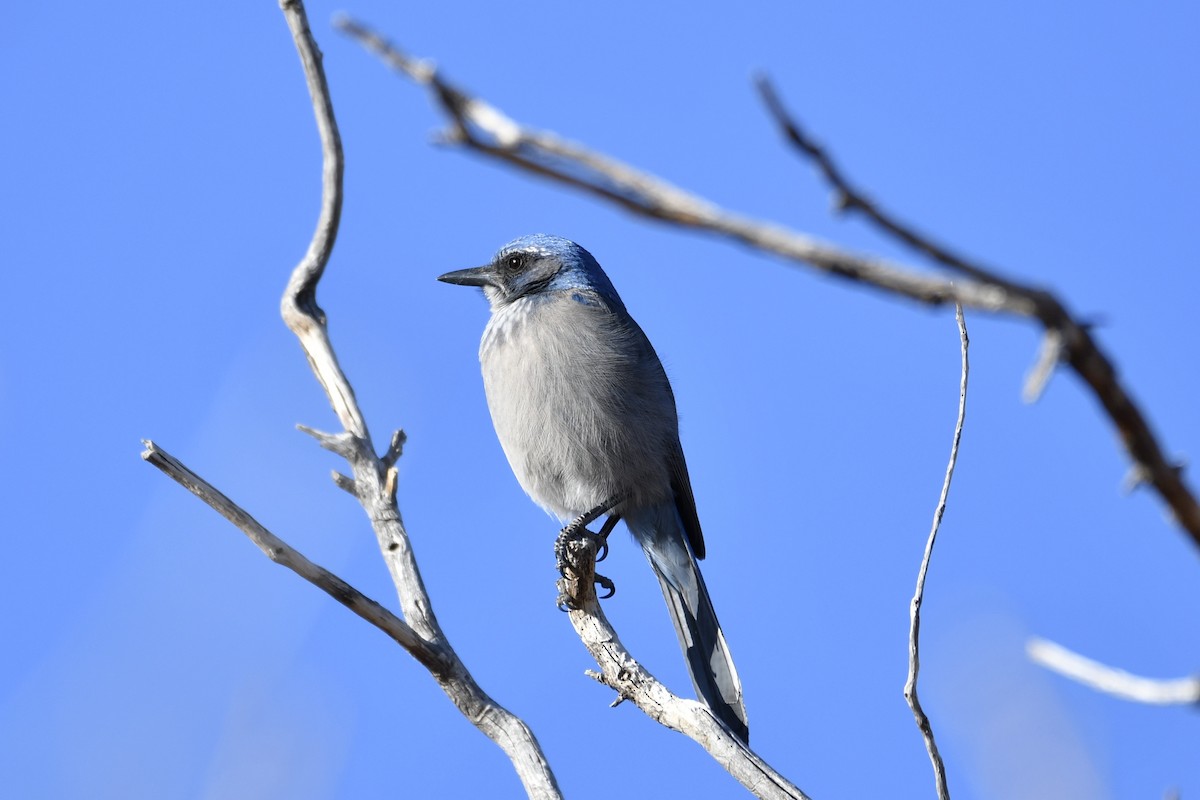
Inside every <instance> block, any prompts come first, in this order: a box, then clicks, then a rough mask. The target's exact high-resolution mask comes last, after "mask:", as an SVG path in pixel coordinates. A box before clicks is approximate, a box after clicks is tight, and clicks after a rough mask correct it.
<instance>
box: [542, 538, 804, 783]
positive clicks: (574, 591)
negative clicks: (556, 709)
mask: <svg viewBox="0 0 1200 800" xmlns="http://www.w3.org/2000/svg"><path fill="white" fill-rule="evenodd" d="M565 551H566V552H565V555H566V562H567V564H568V566H569V569H568V570H567V572H566V574H564V577H563V578H562V579H561V580H559V582H558V590H559V592H560V596H561V597H562V598H564V599H565V600H566V601H567V602H566V607H567V608H568V609H570V610H569V611H568V616H569V617H570V619H571V625H572V626H574V628H575V632H576V633H577V634H578V635H579V638H580V639H581V640H582V641H583V644H584V646H585V647H587V649H588V652H589V653H591V655H592V658H594V659H595V660H596V664H597V665H599V667H600V670H601V671H600V672H599V673H596V672H589V673H588V674H589V675H591V676H592V677H593V678H595V679H596V680H597V681H599V682H600V683H603V684H604V685H605V686H607V687H609V688H610V689H612V690H614V691H615V692H616V693H617V695H618V697H617V700H616V702H614V704H613V705H616V704H617V703H620V702H621V701H623V700H629V701H631V702H632V703H633V704H634V705H636V706H637V707H638V708H639V709H641V710H642V712H644V713H645V714H646V716H648V717H650V718H651V719H653V720H654V721H655V722H658V723H659V724H660V725H664V726H666V727H668V728H670V729H671V730H674V731H679V732H680V733H682V734H684V735H685V736H688V737H690V738H691V739H693V740H694V741H695V742H697V743H698V744H699V745H700V746H701V747H703V748H704V749H705V750H706V751H708V753H709V755H711V756H712V757H713V759H714V760H715V761H716V762H717V763H718V764H720V765H721V766H722V767H723V768H724V769H725V770H726V771H727V772H729V774H730V775H732V776H733V777H734V778H736V779H737V780H738V781H739V782H740V783H741V784H742V785H743V786H745V787H746V789H748V790H749V791H750V792H751V793H753V794H754V795H755V796H756V797H760V798H769V799H770V800H808V796H807V795H805V794H804V792H802V791H800V789H798V788H797V787H795V786H794V785H792V783H791V782H789V781H788V780H787V779H786V778H784V777H783V776H782V775H780V774H779V773H778V772H776V771H775V770H774V769H772V768H771V766H770V765H769V764H767V763H766V762H765V761H763V760H762V759H761V758H760V757H759V756H758V755H757V754H755V753H754V752H753V751H752V750H751V749H750V748H749V747H748V746H747V745H746V744H745V743H743V742H742V741H741V740H740V739H738V738H737V737H736V736H734V735H733V733H732V732H731V731H730V730H729V729H728V728H727V727H725V725H724V723H722V722H721V721H720V720H718V719H717V717H716V716H715V715H714V714H713V712H712V710H711V709H709V708H708V706H706V705H704V704H703V703H698V702H696V701H695V700H687V699H685V698H682V697H679V696H678V695H675V694H673V693H672V692H671V691H670V690H669V689H667V687H666V686H664V685H663V684H661V683H659V681H658V679H657V678H655V677H654V676H653V675H651V674H650V673H649V672H648V671H647V670H646V669H645V668H644V667H643V666H642V665H641V664H640V663H638V662H637V661H636V660H635V659H634V658H633V656H631V655H630V654H629V651H627V650H626V649H625V646H624V645H623V644H621V640H620V639H619V638H618V637H617V633H616V631H615V630H613V628H612V626H611V625H610V624H609V622H608V619H607V618H606V617H605V615H604V611H603V610H602V609H601V608H600V603H599V602H598V601H597V599H596V589H595V572H596V542H595V541H594V540H592V539H590V538H583V539H571V540H569V541H568V542H567V544H566V547H565Z"/></svg>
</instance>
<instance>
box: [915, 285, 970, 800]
mask: <svg viewBox="0 0 1200 800" xmlns="http://www.w3.org/2000/svg"><path fill="white" fill-rule="evenodd" d="M954 319H955V321H956V322H957V323H958V340H959V344H960V349H961V351H962V378H961V379H960V381H959V385H958V421H957V422H955V423H954V439H953V443H952V444H951V445H950V461H949V463H947V464H946V477H945V478H944V479H943V480H942V493H941V494H940V495H939V496H938V503H937V507H936V508H935V509H934V512H933V526H932V527H931V528H930V530H929V538H928V539H927V540H926V542H925V555H924V556H922V557H921V568H920V569H919V570H918V571H917V589H916V591H915V592H914V593H913V599H912V602H911V603H910V604H909V607H908V618H909V629H908V680H907V681H906V682H905V684H904V699H905V700H907V701H908V707H909V708H910V709H911V710H912V713H913V718H914V719H916V721H917V727H918V728H920V729H921V736H922V737H924V739H925V750H926V751H927V752H928V753H929V760H930V761H931V762H932V763H933V780H934V785H935V787H936V788H937V795H938V800H950V787H949V786H948V785H947V784H946V765H945V764H944V763H942V756H941V753H939V752H938V747H937V742H936V741H935V740H934V738H933V724H932V723H931V722H930V721H929V717H928V716H926V714H925V710H924V709H922V708H921V699H920V697H918V695H917V676H918V675H919V674H920V672H921V604H922V603H923V602H924V601H925V576H926V575H928V573H929V560H930V558H932V557H933V545H934V542H936V541H937V535H938V529H939V528H940V527H941V526H942V515H943V514H945V513H946V498H947V496H949V494H950V481H951V480H953V478H954V466H955V465H956V464H957V463H958V443H959V442H960V441H961V440H962V431H963V420H964V419H965V418H966V415H967V377H968V375H969V374H970V372H971V361H970V359H969V358H968V357H967V350H968V349H969V348H970V345H971V340H970V338H969V337H968V336H967V321H966V319H964V318H963V310H962V306H957V307H955V309H954Z"/></svg>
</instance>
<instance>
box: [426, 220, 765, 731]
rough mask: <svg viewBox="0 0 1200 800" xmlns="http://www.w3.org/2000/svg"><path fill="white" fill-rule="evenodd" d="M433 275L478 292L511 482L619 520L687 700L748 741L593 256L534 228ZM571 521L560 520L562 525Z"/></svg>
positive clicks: (557, 503) (574, 511) (543, 497)
mask: <svg viewBox="0 0 1200 800" xmlns="http://www.w3.org/2000/svg"><path fill="white" fill-rule="evenodd" d="M438 280H439V281H443V282H445V283H450V284H457V285H462V286H476V287H481V288H482V289H483V293H484V295H485V296H486V297H487V300H488V303H489V305H490V310H491V317H490V318H489V320H488V323H487V326H486V327H485V329H484V332H483V337H482V339H481V340H480V344H479V361H480V366H481V368H482V372H483V383H484V389H485V393H486V395H487V403H488V409H489V411H490V412H491V417H492V424H493V426H494V427H495V429H496V435H497V438H499V440H500V445H501V447H502V448H503V450H504V453H505V455H506V456H507V458H508V463H509V466H510V467H511V468H512V471H513V473H514V475H515V476H516V478H517V481H518V483H520V485H521V487H522V488H523V489H524V490H525V492H526V494H528V495H529V496H530V498H532V499H533V500H534V502H536V503H537V504H538V505H540V506H541V507H542V508H544V509H545V510H546V511H548V512H549V513H551V514H552V515H554V516H556V517H557V518H558V519H560V520H561V521H563V522H566V521H568V520H571V519H576V520H577V521H578V519H579V518H580V517H581V516H583V515H585V514H586V513H587V512H589V511H592V512H594V513H593V515H592V517H591V518H592V519H595V518H596V517H598V516H599V515H600V514H602V513H604V512H605V509H606V507H608V506H611V507H609V508H607V513H608V514H609V518H608V521H607V522H606V523H605V527H604V530H603V531H602V534H603V535H607V532H608V531H609V530H611V528H612V526H613V525H615V523H616V520H617V519H618V518H619V519H623V520H624V521H625V525H626V527H627V528H628V529H629V531H630V533H631V534H632V535H633V538H634V539H635V540H636V541H637V542H638V544H640V545H641V548H642V551H643V552H644V553H645V556H646V558H647V560H648V561H649V562H650V567H651V568H652V569H653V571H654V574H655V575H656V576H657V577H658V582H659V585H660V586H661V588H662V592H663V596H664V598H665V599H666V603H667V608H668V610H669V612H670V616H671V621H672V622H673V623H674V626H675V631H676V633H677V635H678V637H679V645H680V648H681V649H682V650H683V653H684V656H685V659H686V661H687V665H688V671H689V673H690V674H691V678H692V683H693V685H694V687H695V689H696V693H697V696H698V697H699V698H700V699H702V700H703V701H704V703H705V704H706V705H707V706H708V707H709V708H710V709H711V710H712V711H713V713H714V714H715V715H716V716H717V717H718V718H719V719H720V720H721V721H722V722H724V723H725V725H726V726H727V727H728V728H729V729H730V730H731V731H732V732H733V733H734V735H736V736H737V737H738V738H739V739H741V740H742V741H743V742H748V741H749V727H748V724H747V718H746V708H745V704H744V702H743V699H742V685H741V681H740V679H739V678H738V674H737V669H736V668H735V667H734V663H733V659H732V657H731V656H730V653H729V647H728V645H727V644H726V642H725V635H724V633H723V632H722V631H721V625H720V623H719V622H718V621H717V615H716V612H715V611H714V609H713V605H712V600H711V599H710V597H709V594H708V589H707V588H706V587H705V585H704V578H703V576H702V575H701V574H700V568H699V566H698V564H697V561H698V560H699V559H702V558H704V555H705V546H704V535H703V532H702V531H701V528H700V519H699V517H698V516H697V513H696V501H695V497H694V495H693V492H692V486H691V479H690V478H689V477H688V469H687V463H686V462H685V460H684V455H683V448H682V445H681V444H680V440H679V419H678V414H677V411H676V406H675V396H674V393H673V392H672V390H671V384H670V382H669V381H668V379H667V374H666V371H665V370H664V369H663V365H662V362H661V361H660V360H659V357H658V354H657V353H656V352H655V350H654V347H653V346H652V345H651V344H650V340H649V339H648V338H647V337H646V334H645V333H644V332H643V331H642V329H641V328H640V327H639V326H638V324H637V322H635V321H634V319H633V317H632V316H630V314H629V312H628V310H626V308H625V304H624V303H623V302H622V300H621V297H620V295H618V294H617V290H616V288H614V286H613V284H612V281H610V280H609V278H608V276H607V275H606V274H605V272H604V270H603V269H602V268H601V267H600V264H599V262H598V261H597V260H596V259H595V257H593V256H592V254H591V253H589V252H588V251H587V250H585V249H584V248H583V247H581V246H579V245H578V244H576V243H575V242H573V241H571V240H569V239H564V238H562V237H559V236H551V235H547V234H533V235H530V236H523V237H521V238H518V239H515V240H513V241H511V242H509V243H508V244H506V245H504V246H503V247H502V248H500V250H499V251H498V252H497V253H496V254H495V256H494V257H493V258H492V260H491V261H490V262H489V263H487V264H485V265H483V266H480V267H473V268H470V269H462V270H457V271H454V272H448V273H446V274H444V275H441V276H439V277H438ZM569 528H570V526H568V527H567V528H564V529H563V530H564V533H565V532H566V531H567V530H568V529H569Z"/></svg>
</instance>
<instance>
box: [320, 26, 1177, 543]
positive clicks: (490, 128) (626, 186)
mask: <svg viewBox="0 0 1200 800" xmlns="http://www.w3.org/2000/svg"><path fill="white" fill-rule="evenodd" d="M335 25H336V26H337V27H338V28H339V29H341V30H342V31H344V32H345V33H347V34H349V35H350V36H352V37H354V38H355V39H356V40H358V41H359V42H360V43H361V44H362V45H363V46H364V47H366V48H367V49H369V50H371V51H372V52H374V53H376V54H377V55H379V56H380V57H381V58H382V59H383V60H384V61H386V62H387V63H388V64H389V65H390V66H392V67H393V68H395V69H396V70H397V71H399V72H400V73H402V74H403V75H405V76H406V77H408V78H409V79H411V80H412V81H413V82H415V83H417V84H419V85H422V86H425V87H428V88H429V89H430V90H431V93H432V94H433V96H434V99H435V102H436V103H437V105H438V106H439V107H440V108H441V109H442V111H443V112H445V114H446V115H447V116H448V117H449V119H450V123H451V128H450V130H449V131H447V132H446V133H445V136H444V138H445V139H446V141H448V142H452V143H455V144H460V145H463V146H464V147H467V148H469V149H472V150H475V151H477V152H480V153H483V154H485V155H487V156H490V157H492V158H496V159H499V160H501V161H506V162H508V163H510V164H512V165H514V166H516V167H519V168H521V169H523V170H526V171H529V172H533V173H535V174H537V175H542V176H544V177H547V178H551V179H553V180H555V181H558V182H560V183H564V184H566V185H568V186H571V187H574V188H576V189H581V190H583V191H586V192H589V193H591V194H594V195H596V196H598V197H600V198H601V199H603V200H606V201H608V202H611V203H614V204H616V205H618V206H620V207H622V208H624V209H626V210H627V211H630V212H632V213H634V214H637V215H639V216H643V217H646V218H649V219H655V220H658V221H660V222H666V223H670V224H674V225H679V226H682V227H687V228H693V229H697V230H703V231H707V232H710V233H716V234H720V235H722V236H726V237H728V238H731V239H734V240H736V241H739V242H742V243H743V244H746V245H749V246H751V247H754V248H757V249H759V250H762V251H764V252H769V253H774V254H775V255H778V256H782V257H783V258H785V259H788V260H790V261H795V262H800V263H803V264H807V265H808V266H810V267H813V268H815V269H817V270H819V271H821V272H825V273H828V274H831V275H837V276H839V277H842V278H846V279H849V280H852V281H856V282H858V283H861V284H863V285H865V286H870V287H873V288H876V289H880V290H883V291H885V292H888V293H890V294H895V295H900V296H902V297H907V298H909V299H912V300H917V301H919V302H922V303H927V304H931V305H941V304H945V303H958V304H960V305H962V306H964V307H968V308H976V309H979V310H982V311H988V312H991V313H1004V314H1010V315H1013V316H1018V317H1025V318H1030V319H1035V320H1037V321H1038V322H1039V323H1040V324H1041V325H1042V327H1043V328H1044V329H1045V330H1046V331H1047V332H1055V333H1057V335H1058V336H1059V337H1060V339H1061V348H1062V358H1063V360H1064V361H1065V362H1066V363H1068V364H1069V365H1070V366H1071V368H1072V369H1073V370H1074V371H1075V372H1076V373H1077V374H1078V375H1079V376H1080V377H1081V378H1082V379H1083V380H1084V382H1085V383H1086V384H1087V385H1088V386H1089V388H1090V389H1091V390H1092V393H1093V394H1094V395H1095V397H1096V399H1097V400H1099V402H1100V403H1101V405H1102V406H1103V407H1104V410H1105V412H1106V413H1107V415H1108V417H1109V419H1110V420H1111V421H1112V422H1113V424H1114V426H1115V427H1116V429H1117V431H1118V433H1119V434H1120V436H1121V440H1122V442H1123V444H1124V446H1125V450H1126V452H1127V453H1128V454H1129V456H1130V458H1131V459H1132V460H1133V462H1134V464H1135V465H1136V466H1137V467H1139V468H1140V470H1141V472H1142V473H1144V474H1145V475H1146V478H1147V482H1148V483H1149V484H1151V485H1152V486H1153V487H1154V488H1155V490H1156V491H1157V492H1158V494H1159V496H1160V497H1161V498H1162V499H1163V501H1164V502H1165V503H1166V504H1167V506H1168V507H1169V508H1170V510H1171V512H1172V514H1173V515H1174V517H1175V519H1176V520H1177V521H1178V523H1179V525H1180V526H1181V527H1182V528H1183V529H1184V530H1185V531H1186V532H1187V533H1188V535H1189V536H1190V537H1191V539H1192V541H1193V543H1194V544H1196V545H1197V547H1200V503H1197V500H1196V497H1195V495H1194V494H1193V493H1192V491H1191V489H1190V488H1189V487H1188V486H1187V484H1186V483H1185V482H1184V480H1183V477H1182V475H1181V470H1180V468H1179V466H1178V465H1176V464H1173V463H1172V462H1170V461H1169V460H1168V459H1167V458H1166V456H1165V455H1164V454H1163V450H1162V447H1161V445H1160V444H1159V442H1158V439H1157V438H1156V437H1155V435H1154V433H1153V431H1152V430H1151V429H1150V426H1149V423H1148V422H1147V421H1146V418H1145V416H1144V415H1143V414H1142V412H1141V410H1140V409H1139V408H1138V406H1137V405H1136V404H1135V403H1134V401H1133V399H1132V397H1131V396H1130V394H1129V392H1128V390H1127V389H1126V388H1125V387H1124V385H1123V384H1122V383H1121V382H1120V380H1119V379H1118V378H1117V373H1116V369H1115V367H1114V366H1113V364H1112V362H1111V361H1110V360H1109V358H1108V357H1107V356H1106V355H1105V354H1104V353H1103V351H1102V350H1101V349H1100V347H1099V345H1097V343H1096V341H1095V339H1094V338H1093V337H1092V335H1091V331H1090V330H1089V327H1088V326H1087V325H1086V324H1085V323H1083V322H1081V321H1079V320H1077V319H1075V318H1074V317H1073V316H1072V315H1071V314H1070V313H1069V312H1068V311H1067V310H1066V307H1065V306H1064V305H1063V303H1062V302H1061V301H1060V300H1058V298H1056V297H1055V296H1054V295H1053V294H1051V293H1050V292H1047V291H1045V290H1042V289H1038V288H1034V287H1028V286H1023V285H1021V284H1018V283H1015V282H1012V281H1009V280H1006V279H1004V278H1001V277H1000V276H998V275H996V274H995V273H993V272H992V271H990V270H987V269H984V268H981V267H979V266H977V265H975V264H972V263H970V262H968V261H966V260H965V259H962V258H960V257H958V256H956V255H955V254H953V253H951V252H949V251H948V250H947V249H946V248H944V247H941V246H938V245H935V244H933V243H931V242H930V241H929V240H928V239H926V238H925V237H922V236H919V235H917V234H915V233H913V232H912V231H911V229H909V228H907V227H905V226H902V225H900V224H899V223H896V222H895V221H894V220H892V219H891V218H890V217H889V216H887V215H884V214H883V213H882V212H881V211H880V210H879V209H878V208H877V207H876V206H874V204H872V203H870V202H869V201H867V200H866V199H865V197H864V196H863V195H862V194H861V193H859V192H857V191H856V190H854V189H853V187H850V186H849V184H848V183H847V182H846V181H845V179H844V178H843V177H842V176H841V173H840V171H839V170H837V168H836V166H835V165H834V164H833V162H832V160H831V159H829V157H828V156H827V155H825V154H824V152H823V151H819V150H818V152H820V154H821V158H820V159H818V165H819V166H821V165H822V164H824V171H825V175H826V177H827V178H828V179H829V180H830V181H831V182H832V183H834V186H835V188H837V189H838V191H839V195H840V196H841V197H842V202H843V205H844V206H846V207H849V208H854V209H856V210H860V211H863V212H864V213H868V214H869V215H871V217H872V219H873V220H874V221H875V222H876V224H879V225H881V226H883V227H884V229H885V230H888V231H889V232H890V233H892V234H893V235H895V236H898V237H900V238H901V239H902V240H904V241H907V242H909V243H910V244H911V245H912V246H914V247H917V248H918V249H919V250H921V252H923V253H925V254H926V255H928V256H929V257H931V258H933V259H934V260H936V261H938V262H939V263H941V264H944V265H946V266H948V267H950V268H952V269H955V270H957V271H959V272H961V273H962V274H964V275H967V276H969V277H968V279H967V280H959V281H951V280H949V279H947V278H944V277H941V276H937V275H928V274H923V273H920V272H918V271H916V270H914V269H912V268H911V267H907V266H904V265H901V264H898V263H895V262H891V261H887V260H884V259H881V258H875V257H872V256H867V255H862V254H859V253H854V252H850V251H848V250H845V249H843V248H840V247H836V246H834V245H831V244H828V243H825V242H822V241H819V240H817V239H815V238H812V237H809V236H806V235H804V234H801V233H799V232H796V231H793V230H789V229H787V228H785V227H783V226H780V225H774V224H770V223H766V222H760V221H758V220H753V219H749V218H747V217H742V216H739V215H736V214H732V213H730V212H728V211H725V210H724V209H722V208H720V207H718V206H716V205H715V204H713V203H710V202H708V201H707V200H705V199H703V198H701V197H699V196H697V195H694V194H690V193H688V192H686V191H684V190H682V189H679V188H677V187H675V186H672V185H670V184H669V183H667V182H665V181H663V180H661V179H659V178H657V177H655V176H653V175H650V174H648V173H645V172H641V171H639V170H636V169H634V168H633V167H630V166H628V165H627V164H623V163H621V162H619V161H617V160H615V159H612V158H609V157H607V156H605V155H602V154H600V153H597V152H595V151H591V150H588V149H586V148H584V147H582V146H580V145H577V144H573V143H571V142H567V141H565V140H563V139H560V138H559V137H557V136H554V135H553V134H550V133H546V132H544V131H538V130H534V129H532V128H527V127H525V126H523V125H521V124H520V123H518V122H516V121H515V120H513V119H511V118H509V117H507V116H505V115H504V113H503V112H501V111H500V110H499V109H497V108H495V107H494V106H491V105H488V104H487V103H485V102H484V101H482V100H480V99H479V98H477V97H474V96H472V95H470V94H468V93H466V92H464V91H462V90H461V89H459V88H458V87H456V86H454V85H452V84H450V83H448V82H446V81H445V80H443V79H442V78H441V76H440V75H439V74H438V72H437V70H436V69H435V68H434V67H433V66H432V65H431V64H429V63H428V62H424V61H420V60H418V59H414V58H412V57H410V56H408V55H406V54H405V53H403V52H401V51H400V50H398V49H397V48H395V47H394V46H392V45H391V44H390V43H389V42H387V41H386V40H385V39H383V38H382V37H380V36H379V35H378V34H376V33H375V32H374V31H372V30H371V29H370V28H368V27H366V26H364V25H362V24H361V23H358V22H355V21H353V20H350V19H348V18H345V17H343V18H340V19H338V20H336V21H335ZM772 97H773V95H772ZM768 105H770V103H769V104H768ZM772 111H773V112H775V115H776V118H777V120H779V121H780V122H781V123H790V124H791V126H792V128H794V129H795V130H796V131H797V132H799V131H800V129H799V126H797V125H796V124H795V123H794V121H792V120H791V119H790V118H788V117H787V116H786V114H785V113H784V112H783V109H782V107H781V106H780V105H779V103H778V102H777V101H776V102H775V104H774V105H773V106H772ZM800 135H801V137H802V138H803V139H804V140H806V141H809V142H810V143H811V140H808V138H807V136H805V135H804V134H803V133H801V134H800ZM801 149H805V148H803V147H802V148H801ZM805 152H806V155H808V156H809V157H814V154H813V152H812V151H811V149H808V150H805ZM1041 383H1043V384H1044V379H1043V380H1042V381H1041ZM1035 388H1036V386H1035Z"/></svg>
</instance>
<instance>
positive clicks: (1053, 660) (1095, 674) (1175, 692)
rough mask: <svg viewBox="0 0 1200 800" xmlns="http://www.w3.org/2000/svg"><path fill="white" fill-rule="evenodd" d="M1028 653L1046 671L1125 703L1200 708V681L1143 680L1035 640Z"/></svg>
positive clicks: (1183, 679) (1044, 640) (1031, 643)
mask: <svg viewBox="0 0 1200 800" xmlns="http://www.w3.org/2000/svg"><path fill="white" fill-rule="evenodd" d="M1026 652H1027V653H1028V654H1029V658H1030V659H1032V660H1033V661H1035V662H1036V663H1038V664H1041V665H1042V666H1043V667H1045V668H1046V669H1049V670H1053V671H1054V672H1057V673H1058V674H1059V675H1062V676H1063V677H1065V678H1070V679H1071V680H1073V681H1078V682H1079V683H1082V684H1083V685H1084V686H1090V687H1091V688H1093V689H1095V690H1096V691H1098V692H1104V693H1105V694H1110V695H1112V696H1113V697H1119V698H1121V699H1122V700H1132V701H1133V702H1135V703H1148V704H1150V705H1157V706H1175V705H1182V706H1187V705H1194V706H1200V678H1196V677H1192V678H1176V679H1173V680H1156V679H1154V678H1143V677H1140V676H1138V675H1131V674H1130V673H1128V672H1126V671H1125V670H1122V669H1117V668H1116V667H1110V666H1108V665H1106V664H1101V663H1100V662H1099V661H1093V660H1092V659H1090V658H1087V657H1085V656H1081V655H1079V654H1078V653H1075V652H1072V651H1071V650H1068V649H1067V648H1065V647H1063V646H1062V645H1061V644H1056V643H1055V642H1051V641H1049V640H1047V639H1039V638H1036V637H1035V638H1033V639H1030V640H1029V644H1028V645H1027V646H1026Z"/></svg>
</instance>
